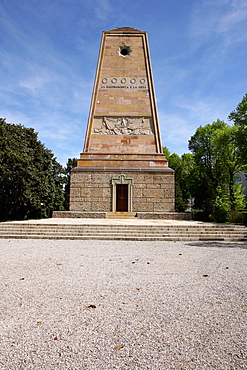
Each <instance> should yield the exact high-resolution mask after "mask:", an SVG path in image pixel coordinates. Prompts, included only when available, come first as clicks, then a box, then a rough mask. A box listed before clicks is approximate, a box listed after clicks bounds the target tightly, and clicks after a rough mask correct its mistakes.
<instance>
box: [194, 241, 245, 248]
mask: <svg viewBox="0 0 247 370" xmlns="http://www.w3.org/2000/svg"><path fill="white" fill-rule="evenodd" d="M187 245H191V246H193V247H216V248H243V249H247V242H223V241H222V242H203V241H202V242H188V244H187Z"/></svg>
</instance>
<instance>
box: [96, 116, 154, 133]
mask: <svg viewBox="0 0 247 370" xmlns="http://www.w3.org/2000/svg"><path fill="white" fill-rule="evenodd" d="M92 133H93V134H95V135H153V128H152V124H151V119H150V118H146V117H102V118H96V119H95V120H94V128H93V132H92Z"/></svg>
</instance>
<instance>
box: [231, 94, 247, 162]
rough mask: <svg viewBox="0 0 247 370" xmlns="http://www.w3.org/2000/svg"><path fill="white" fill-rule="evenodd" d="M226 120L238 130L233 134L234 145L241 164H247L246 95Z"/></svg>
mask: <svg viewBox="0 0 247 370" xmlns="http://www.w3.org/2000/svg"><path fill="white" fill-rule="evenodd" d="M228 118H229V119H230V120H231V121H233V123H234V125H235V126H236V127H237V128H238V130H236V132H235V139H236V145H237V148H238V150H239V155H240V157H241V159H242V162H243V163H244V164H247V93H246V94H245V95H244V97H243V99H242V101H241V102H240V103H239V104H238V106H237V108H236V109H235V110H234V111H233V112H231V113H230V114H229V117H228Z"/></svg>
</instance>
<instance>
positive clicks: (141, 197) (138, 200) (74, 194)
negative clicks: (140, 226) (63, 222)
mask: <svg viewBox="0 0 247 370" xmlns="http://www.w3.org/2000/svg"><path fill="white" fill-rule="evenodd" d="M121 174H124V175H125V176H126V177H128V178H132V179H133V187H132V212H173V211H174V207H175V205H174V199H175V194H174V173H173V172H165V171H164V172H161V171H157V172H156V171H147V172H140V171H121V170H120V171H119V172H116V171H111V170H109V171H97V170H93V171H76V169H75V170H74V171H72V172H71V185H70V211H84V212H111V211H112V185H111V179H112V177H114V178H115V177H117V176H119V175H121Z"/></svg>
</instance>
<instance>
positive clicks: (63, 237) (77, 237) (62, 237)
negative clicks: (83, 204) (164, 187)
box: [0, 234, 246, 242]
mask: <svg viewBox="0 0 247 370" xmlns="http://www.w3.org/2000/svg"><path fill="white" fill-rule="evenodd" d="M0 238H2V239H54V240H56V239H58V240H126V241H131V240H132V241H135V240H139V241H145V240H146V241H235V242H237V241H239V242H240V241H246V238H242V237H233V238H231V237H219V236H210V235H209V236H204V237H200V236H194V237H193V236H181V237H178V236H163V237H162V236H119V235H116V236H110V235H101V236H100V235H88V236H85V235H83V236H80V235H73V236H72V235H70V236H67V235H50V236H49V235H41V234H37V235H35V234H33V235H26V234H16V235H11V234H9V235H1V236H0Z"/></svg>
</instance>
